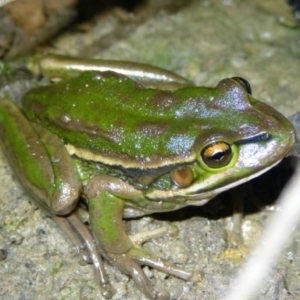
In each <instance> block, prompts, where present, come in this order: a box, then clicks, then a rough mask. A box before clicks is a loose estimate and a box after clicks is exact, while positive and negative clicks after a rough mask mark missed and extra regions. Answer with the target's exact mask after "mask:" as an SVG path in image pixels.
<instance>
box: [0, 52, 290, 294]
mask: <svg viewBox="0 0 300 300" xmlns="http://www.w3.org/2000/svg"><path fill="white" fill-rule="evenodd" d="M31 69H35V70H38V72H41V73H42V74H43V76H47V77H51V78H52V79H53V82H51V83H49V84H48V85H45V86H40V87H35V88H33V89H31V90H29V91H28V92H27V93H26V94H25V95H24V97H23V99H22V101H21V103H20V104H16V103H14V101H12V100H11V99H7V98H6V97H3V98H2V99H0V146H1V149H2V151H3V153H4V155H5V157H6V159H7V161H8V162H9V164H10V166H11V168H12V169H13V171H14V172H15V174H16V177H17V178H18V179H19V181H20V182H21V184H22V186H23V187H24V189H25V191H26V192H27V193H28V194H29V195H30V197H31V198H32V200H33V202H34V203H35V204H36V205H37V206H38V207H40V208H41V209H42V210H43V211H44V212H45V213H46V214H47V215H48V216H49V217H50V218H52V219H53V220H54V221H55V222H56V223H57V225H58V226H59V227H60V228H61V229H62V230H63V231H64V232H65V233H66V235H67V236H68V237H69V238H70V239H71V240H72V241H73V242H74V243H75V244H76V245H77V247H78V250H79V251H80V253H81V254H82V257H83V259H84V260H85V261H86V262H88V263H92V264H93V266H94V270H95V274H96V278H97V280H98V282H99V285H100V289H101V292H102V295H103V296H104V297H105V298H107V299H110V298H112V297H113V295H114V293H115V290H114V288H113V286H112V285H111V284H110V282H109V279H108V277H107V275H106V273H105V270H104V261H108V262H110V263H111V264H112V265H114V266H115V267H116V268H118V269H119V270H120V271H121V272H123V273H124V274H127V275H129V276H130V277H131V278H132V279H133V281H134V282H135V283H136V285H137V287H138V288H139V289H140V291H141V292H142V293H143V294H144V295H145V296H146V297H147V298H149V299H152V300H154V299H157V300H165V299H169V298H170V294H169V292H168V291H165V290H162V291H160V290H156V288H155V287H153V286H152V284H151V281H150V279H149V278H148V277H147V276H146V274H145V272H144V270H143V268H142V267H143V266H149V267H151V268H153V269H156V270H158V271H160V272H163V273H166V274H168V275H172V276H176V277H178V278H180V279H183V280H185V281H194V282H197V281H199V280H201V274H200V273H201V272H199V270H186V269H185V268H183V267H181V266H178V265H177V264H175V263H172V262H169V261H168V260H165V259H163V258H161V257H157V256H155V255H154V254H151V253H150V252H149V251H147V250H146V249H144V248H143V247H142V243H143V242H144V241H145V240H148V239H152V238H155V237H157V236H161V235H164V234H166V233H167V232H168V229H166V228H162V230H157V231H156V232H152V233H151V232H150V233H147V234H145V235H144V236H142V235H141V236H139V238H138V239H134V238H133V237H130V236H129V234H128V233H127V232H126V230H125V228H124V224H123V219H130V218H140V217H143V216H144V215H149V214H153V213H161V212H168V211H174V210H178V209H181V208H182V207H185V206H190V205H191V206H202V205H205V204H206V203H207V202H208V201H209V200H211V199H212V198H214V197H215V196H217V195H218V194H220V193H222V192H224V191H226V190H229V189H232V188H234V187H236V186H239V185H241V184H242V183H244V182H247V181H249V180H251V179H252V178H255V177H257V176H259V175H261V174H262V173H264V172H266V171H268V170H269V169H271V168H272V167H274V166H275V165H276V164H278V163H279V162H280V161H281V160H282V159H283V158H284V157H285V156H287V155H288V153H289V152H290V151H291V149H292V147H293V145H294V142H295V133H294V128H293V126H292V125H291V123H290V122H289V121H288V120H287V119H286V118H285V117H284V116H283V115H282V114H281V113H280V112H278V111H277V110H276V109H274V108H273V107H271V106H270V105H268V104H266V103H264V102H261V101H259V100H257V99H256V98H254V97H253V96H252V90H251V86H250V84H249V82H248V81H247V80H245V79H243V78H242V77H230V78H225V79H221V80H220V81H219V83H217V85H216V86H215V87H204V86H197V85H195V84H194V83H193V82H191V81H189V80H188V79H186V78H184V77H181V76H180V75H177V74H176V73H173V72H171V71H167V70H164V69H161V68H158V67H154V66H150V65H146V64H142V63H134V62H126V61H106V60H97V59H83V58H76V57H68V56H62V55H57V54H48V55H46V56H44V57H42V58H40V59H39V60H37V61H35V63H34V64H33V65H32V66H31ZM83 215H85V216H87V220H88V222H86V219H84V217H83Z"/></svg>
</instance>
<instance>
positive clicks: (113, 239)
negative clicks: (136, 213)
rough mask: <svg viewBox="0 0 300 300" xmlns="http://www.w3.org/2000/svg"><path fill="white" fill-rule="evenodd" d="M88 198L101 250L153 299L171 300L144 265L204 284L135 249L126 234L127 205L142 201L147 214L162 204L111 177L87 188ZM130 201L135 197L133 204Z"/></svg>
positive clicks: (99, 178) (92, 182)
mask: <svg viewBox="0 0 300 300" xmlns="http://www.w3.org/2000/svg"><path fill="white" fill-rule="evenodd" d="M86 194H87V198H88V203H89V216H90V225H91V228H92V233H93V235H94V236H95V239H96V240H97V242H98V245H97V247H98V248H99V249H100V250H101V253H102V255H103V256H105V257H106V258H107V259H108V260H109V261H110V262H111V263H112V264H113V265H115V266H117V267H118V268H119V269H120V270H121V271H122V272H124V273H125V274H128V275H129V276H131V277H132V278H133V280H134V281H135V283H136V284H137V286H138V287H139V288H140V290H141V291H142V292H143V293H144V294H145V295H146V296H147V297H148V298H149V299H159V300H162V299H169V294H168V293H167V292H165V291H162V292H158V291H155V290H154V289H153V287H152V286H151V283H150V281H149V279H148V278H147V277H146V275H145V273H144V272H143V270H142V268H141V265H147V266H150V267H152V268H155V269H157V270H159V271H162V272H164V273H167V274H170V275H174V276H176V277H179V278H182V279H184V280H189V281H199V280H201V278H200V277H201V276H200V275H199V274H197V273H196V272H195V273H194V272H193V271H186V270H184V269H182V268H180V267H178V266H176V265H174V264H172V263H169V262H168V261H166V260H164V259H161V258H158V257H156V256H155V255H152V254H150V253H149V252H147V251H146V250H144V249H143V248H141V247H140V246H138V245H134V244H133V242H132V241H131V240H130V238H129V237H128V235H127V233H126V232H125V229H124V227H123V222H122V216H123V210H124V206H125V203H127V202H128V201H131V203H134V202H136V203H138V201H140V202H141V205H142V206H144V207H146V208H147V210H150V209H151V206H152V209H154V210H155V208H156V206H157V205H159V204H158V203H157V202H158V201H157V202H155V201H151V200H147V199H145V198H144V197H143V194H142V192H141V191H138V190H135V189H134V188H133V187H132V186H131V185H129V184H128V183H126V182H124V181H122V180H121V179H118V178H115V177H111V176H108V175H100V176H96V177H93V178H92V179H91V180H90V182H89V183H88V185H87V186H86ZM129 197H131V199H130V200H129ZM123 199H126V200H123ZM127 199H128V200H127Z"/></svg>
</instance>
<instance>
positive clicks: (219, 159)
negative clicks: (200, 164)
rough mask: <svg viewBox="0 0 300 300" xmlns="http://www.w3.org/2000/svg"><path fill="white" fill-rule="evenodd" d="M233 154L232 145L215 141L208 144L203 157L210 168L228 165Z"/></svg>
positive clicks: (203, 151) (202, 154)
mask: <svg viewBox="0 0 300 300" xmlns="http://www.w3.org/2000/svg"><path fill="white" fill-rule="evenodd" d="M232 156H233V152H232V149H231V146H230V145H229V144H227V143H225V142H215V143H212V144H210V145H208V146H206V147H205V148H204V149H203V150H202V152H201V157H202V160H203V161H204V163H205V164H206V165H207V166H208V167H210V168H221V167H224V166H226V165H228V164H229V163H230V161H231V158H232Z"/></svg>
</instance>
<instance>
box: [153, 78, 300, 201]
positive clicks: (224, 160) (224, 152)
mask: <svg viewBox="0 0 300 300" xmlns="http://www.w3.org/2000/svg"><path fill="white" fill-rule="evenodd" d="M212 90H213V91H214V92H213V93H212V94H209V95H210V96H209V97H207V98H206V100H205V101H203V99H202V107H201V109H202V110H201V134H199V135H198V137H197V139H196V141H195V143H194V145H193V148H192V155H191V157H193V160H192V162H190V163H184V164H182V165H179V166H178V167H175V169H173V170H172V171H171V172H169V174H168V176H170V178H171V179H172V182H173V187H172V188H168V189H167V190H165V191H162V190H159V189H155V190H152V191H151V192H149V193H148V194H147V197H149V198H152V199H157V198H162V199H164V198H165V199H167V198H173V199H176V198H179V199H182V198H183V199H184V200H180V202H181V201H186V202H185V204H192V205H202V204H204V203H206V201H207V200H209V199H211V198H212V197H214V196H216V195H217V194H219V193H221V192H223V191H225V190H228V189H229V188H232V187H234V186H237V185H239V184H241V183H243V182H246V181H248V180H250V179H252V178H254V177H257V176H259V175H260V174H262V173H264V172H266V171H267V170H269V169H270V168H272V167H273V166H275V165H276V164H277V163H279V162H280V161H281V160H282V158H284V157H285V156H286V155H287V154H288V153H289V152H290V150H291V148H292V146H293V144H294V140H295V134H294V129H293V126H292V125H291V123H290V122H289V121H288V120H287V119H286V118H285V117H284V116H283V115H282V114H280V113H279V112H278V111H276V110H275V109H274V108H272V107H271V106H269V105H267V104H265V103H263V102H260V101H258V100H256V99H254V98H253V97H252V95H251V87H250V85H249V83H248V82H247V81H246V80H244V79H242V78H239V77H234V78H228V79H223V80H222V81H220V82H219V84H218V85H217V87H216V88H215V89H212ZM215 91H216V93H215ZM199 118H200V117H199Z"/></svg>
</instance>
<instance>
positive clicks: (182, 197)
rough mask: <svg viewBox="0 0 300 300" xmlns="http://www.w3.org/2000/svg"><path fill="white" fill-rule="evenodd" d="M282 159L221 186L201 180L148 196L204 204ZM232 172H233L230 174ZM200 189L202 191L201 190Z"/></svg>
mask: <svg viewBox="0 0 300 300" xmlns="http://www.w3.org/2000/svg"><path fill="white" fill-rule="evenodd" d="M280 161H281V159H280V160H277V161H276V162H275V163H273V164H271V165H270V166H268V167H265V168H263V169H261V170H259V171H257V172H255V173H253V174H250V175H249V176H245V177H242V178H240V179H238V180H235V181H233V182H230V183H228V184H224V185H222V186H219V187H217V188H210V189H208V188H205V185H208V182H205V181H204V182H201V183H199V184H193V185H192V186H190V187H188V188H184V189H178V190H167V191H162V190H154V191H152V192H151V193H149V194H147V198H149V199H152V200H155V201H157V200H158V199H159V200H161V201H166V202H168V201H169V202H176V203H180V204H182V206H187V205H194V206H201V205H204V204H205V203H206V202H207V201H209V200H210V199H212V198H214V197H215V196H217V195H218V194H220V193H222V192H224V191H227V190H229V189H231V188H233V187H235V186H238V185H240V184H243V183H245V182H247V181H249V180H251V179H253V178H255V177H258V176H260V175H261V174H263V173H265V172H267V171H268V170H270V169H271V168H273V167H274V166H276V165H277V164H278V163H279V162H280ZM228 171H229V172H227V174H226V176H230V175H232V174H233V173H234V171H235V169H230V170H228ZM229 173H231V174H229ZM224 176H225V175H224V173H218V174H215V175H213V176H211V177H210V178H209V179H208V181H209V182H210V183H211V182H218V181H220V180H222V178H224ZM199 191H200V192H199Z"/></svg>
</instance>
